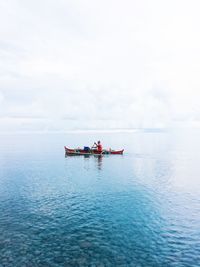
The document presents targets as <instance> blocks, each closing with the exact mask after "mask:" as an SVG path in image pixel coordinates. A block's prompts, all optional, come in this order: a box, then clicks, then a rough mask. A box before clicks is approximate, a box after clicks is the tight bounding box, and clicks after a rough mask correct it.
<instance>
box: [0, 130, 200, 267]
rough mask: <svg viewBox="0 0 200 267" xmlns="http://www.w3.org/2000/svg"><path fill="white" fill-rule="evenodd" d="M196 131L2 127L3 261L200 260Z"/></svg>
mask: <svg viewBox="0 0 200 267" xmlns="http://www.w3.org/2000/svg"><path fill="white" fill-rule="evenodd" d="M199 136H200V135H199V132H198V131H194V132H188V131H184V132H181V131H179V132H151V131H146V132H138V133H115V134H110V133H107V134H106V133H104V134H102V133H99V134H88V133H84V134H80V133H79V134H78V133H76V134H18V135H14V134H13V135H7V136H6V135H1V136H0V151H1V152H0V266H6V267H7V266H20V267H21V266H31V267H32V266H92V267H94V266H98V267H103V266H137V267H139V266H144V267H148V266H152V267H153V266H155V267H156V266H178V267H180V266H188V267H191V266H200V164H199V160H200V140H199ZM98 139H101V140H102V142H103V144H104V146H106V147H108V148H109V147H112V148H116V149H118V148H125V154H124V155H123V156H121V155H113V156H109V155H105V156H103V157H101V158H99V157H94V156H91V157H88V158H87V157H82V156H78V157H72V156H71V157H66V158H65V157H64V148H63V146H64V145H68V146H69V147H74V146H78V145H79V146H84V145H88V144H89V145H90V144H92V143H93V142H94V141H96V140H98Z"/></svg>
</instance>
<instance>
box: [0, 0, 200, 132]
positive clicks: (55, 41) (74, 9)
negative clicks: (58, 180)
mask: <svg viewBox="0 0 200 267" xmlns="http://www.w3.org/2000/svg"><path fill="white" fill-rule="evenodd" d="M199 10H200V2H199V1H198V0H196V1H195V0H191V1H184V0H168V1H160V0H152V1H147V0H141V1H133V0H123V1H122V0H121V1H117V0H115V1H114V0H113V1H111V0H101V1H95V0H84V1H83V0H42V1H41V0H40V1H39V0H29V1H27V0H0V131H1V132H2V131H63V130H64V131H65V130H72V129H130V128H166V127H180V126H181V127H183V126H185V127H188V126H189V127H191V126H194V127H199V126H200V103H199V102H200V16H199Z"/></svg>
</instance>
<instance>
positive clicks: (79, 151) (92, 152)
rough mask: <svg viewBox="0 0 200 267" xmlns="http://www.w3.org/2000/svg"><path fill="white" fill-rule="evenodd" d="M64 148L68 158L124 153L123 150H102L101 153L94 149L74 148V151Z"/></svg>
mask: <svg viewBox="0 0 200 267" xmlns="http://www.w3.org/2000/svg"><path fill="white" fill-rule="evenodd" d="M64 148H65V155H68V156H76V155H97V156H98V155H122V154H123V152H124V149H122V150H112V149H109V150H103V151H102V152H99V151H97V150H96V149H89V150H84V149H81V148H75V149H71V148H67V147H66V146H65V147H64Z"/></svg>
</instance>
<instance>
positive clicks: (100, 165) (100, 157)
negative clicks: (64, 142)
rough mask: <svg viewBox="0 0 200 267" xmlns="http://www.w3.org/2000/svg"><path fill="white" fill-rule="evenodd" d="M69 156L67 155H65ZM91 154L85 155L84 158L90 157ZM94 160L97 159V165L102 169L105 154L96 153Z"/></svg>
mask: <svg viewBox="0 0 200 267" xmlns="http://www.w3.org/2000/svg"><path fill="white" fill-rule="evenodd" d="M65 157H67V156H65ZM90 158H91V157H90V155H84V159H90ZM93 159H94V161H95V163H96V164H95V165H96V166H97V169H98V170H101V169H102V163H103V156H102V155H95V156H94V157H93Z"/></svg>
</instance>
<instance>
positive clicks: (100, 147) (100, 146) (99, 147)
mask: <svg viewBox="0 0 200 267" xmlns="http://www.w3.org/2000/svg"><path fill="white" fill-rule="evenodd" d="M97 150H98V151H99V152H102V150H103V148H102V145H101V144H98V145H97Z"/></svg>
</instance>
